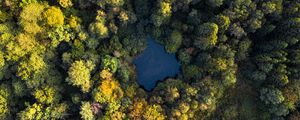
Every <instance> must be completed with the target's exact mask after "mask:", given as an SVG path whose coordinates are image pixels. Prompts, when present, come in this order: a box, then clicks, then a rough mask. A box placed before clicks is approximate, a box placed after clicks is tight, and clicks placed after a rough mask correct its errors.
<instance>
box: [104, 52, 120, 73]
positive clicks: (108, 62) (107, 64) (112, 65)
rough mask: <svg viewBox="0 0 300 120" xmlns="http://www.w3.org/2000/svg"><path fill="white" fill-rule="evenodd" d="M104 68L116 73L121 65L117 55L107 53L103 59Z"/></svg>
mask: <svg viewBox="0 0 300 120" xmlns="http://www.w3.org/2000/svg"><path fill="white" fill-rule="evenodd" d="M101 65H102V66H103V69H105V70H109V71H110V72H112V73H115V72H116V71H117V69H118V67H119V60H118V59H117V58H115V57H111V56H109V55H106V56H105V57H104V58H103V59H102V64H101Z"/></svg>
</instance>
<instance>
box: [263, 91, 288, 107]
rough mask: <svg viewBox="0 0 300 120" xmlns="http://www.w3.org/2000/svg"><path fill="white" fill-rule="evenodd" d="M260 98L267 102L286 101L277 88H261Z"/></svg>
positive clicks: (274, 103)
mask: <svg viewBox="0 0 300 120" xmlns="http://www.w3.org/2000/svg"><path fill="white" fill-rule="evenodd" d="M260 99H261V100H262V101H263V102H264V103H265V104H273V105H277V104H280V103H282V102H283V101H284V96H283V94H282V92H281V91H280V90H278V89H276V88H263V89H261V90H260Z"/></svg>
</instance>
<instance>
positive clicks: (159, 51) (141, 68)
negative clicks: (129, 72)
mask: <svg viewBox="0 0 300 120" xmlns="http://www.w3.org/2000/svg"><path fill="white" fill-rule="evenodd" d="M134 64H135V65H136V72H137V80H138V84H139V85H141V86H143V87H144V88H145V89H146V90H147V91H151V90H152V89H153V88H154V87H155V86H156V83H157V82H158V81H160V80H164V79H165V78H167V77H175V76H176V75H177V74H178V73H179V71H180V64H179V62H178V61H177V59H176V55H175V54H168V53H167V52H166V51H165V49H164V46H163V45H161V44H159V43H157V42H156V41H154V40H153V39H152V38H151V37H148V38H147V48H146V49H145V50H144V51H143V52H142V53H141V54H140V55H139V56H137V57H136V58H135V60H134Z"/></svg>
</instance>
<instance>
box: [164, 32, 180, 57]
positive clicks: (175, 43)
mask: <svg viewBox="0 0 300 120" xmlns="http://www.w3.org/2000/svg"><path fill="white" fill-rule="evenodd" d="M182 39H183V38H182V34H181V33H180V32H179V31H178V30H174V31H173V32H172V33H171V36H170V37H169V39H168V41H167V42H166V47H165V48H166V51H167V52H168V53H175V52H177V50H178V48H179V47H180V46H181V43H182Z"/></svg>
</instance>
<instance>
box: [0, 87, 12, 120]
mask: <svg viewBox="0 0 300 120" xmlns="http://www.w3.org/2000/svg"><path fill="white" fill-rule="evenodd" d="M10 96H11V93H10V90H9V86H8V85H5V84H1V86H0V119H3V120H4V119H9V116H10V115H11V112H10V111H11V109H10V104H9V103H10V100H11V97H10Z"/></svg>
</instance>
